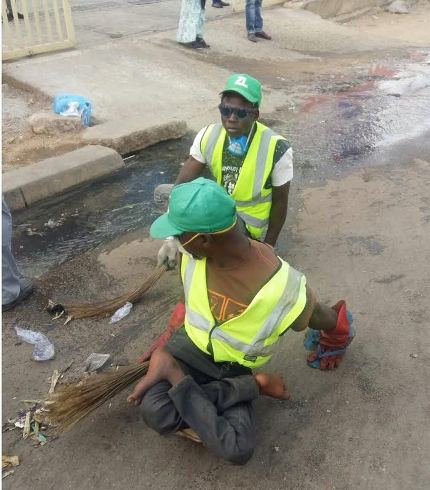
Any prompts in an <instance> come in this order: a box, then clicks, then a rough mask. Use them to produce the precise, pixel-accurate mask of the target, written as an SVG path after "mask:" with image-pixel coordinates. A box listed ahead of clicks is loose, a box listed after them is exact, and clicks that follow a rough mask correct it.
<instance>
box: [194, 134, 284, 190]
mask: <svg viewBox="0 0 430 490" xmlns="http://www.w3.org/2000/svg"><path fill="white" fill-rule="evenodd" d="M206 127H207V126H206ZM206 127H204V128H203V129H201V130H200V131H199V132H198V133H197V136H196V137H195V138H194V142H193V144H192V146H191V148H190V155H191V156H192V157H193V158H194V159H195V160H197V161H198V162H200V163H203V165H207V163H208V162H207V161H206V160H205V157H204V156H203V155H202V151H201V144H200V143H201V141H202V138H203V135H204V134H205V131H206ZM292 179H293V149H292V148H291V147H290V148H288V150H287V151H286V152H285V153H284V154H283V155H282V156H281V157H280V159H279V160H278V161H277V162H275V164H274V166H273V170H272V185H273V187H279V186H281V185H284V184H286V183H287V182H290V181H291V180H292Z"/></svg>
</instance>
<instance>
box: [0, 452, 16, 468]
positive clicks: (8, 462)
mask: <svg viewBox="0 0 430 490" xmlns="http://www.w3.org/2000/svg"><path fill="white" fill-rule="evenodd" d="M9 466H19V458H18V456H7V455H6V454H3V455H2V458H1V467H2V468H8V467H9Z"/></svg>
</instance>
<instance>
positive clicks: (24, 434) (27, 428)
mask: <svg viewBox="0 0 430 490" xmlns="http://www.w3.org/2000/svg"><path fill="white" fill-rule="evenodd" d="M30 424H31V411H30V410H29V411H28V412H27V413H26V414H25V422H24V430H23V431H22V438H23V439H27V437H28V436H29V435H30V431H31V425H30Z"/></svg>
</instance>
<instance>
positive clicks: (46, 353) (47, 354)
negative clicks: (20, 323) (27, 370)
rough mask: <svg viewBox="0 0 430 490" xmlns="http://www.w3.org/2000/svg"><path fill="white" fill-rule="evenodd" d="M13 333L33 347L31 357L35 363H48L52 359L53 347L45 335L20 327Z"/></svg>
mask: <svg viewBox="0 0 430 490" xmlns="http://www.w3.org/2000/svg"><path fill="white" fill-rule="evenodd" d="M15 331H16V334H17V335H18V337H19V338H20V339H21V340H23V341H24V342H27V343H29V344H32V345H34V348H33V353H32V356H33V359H34V360H35V361H48V360H49V359H52V358H53V357H54V355H55V349H54V346H53V345H52V343H51V341H50V340H49V339H48V337H47V336H46V335H43V333H40V332H35V331H33V330H27V329H25V328H21V327H15Z"/></svg>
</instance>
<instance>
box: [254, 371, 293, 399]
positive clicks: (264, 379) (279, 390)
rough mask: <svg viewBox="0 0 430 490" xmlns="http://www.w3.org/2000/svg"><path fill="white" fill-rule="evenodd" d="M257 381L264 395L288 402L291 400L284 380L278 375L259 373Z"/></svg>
mask: <svg viewBox="0 0 430 490" xmlns="http://www.w3.org/2000/svg"><path fill="white" fill-rule="evenodd" d="M255 381H256V382H257V384H258V387H259V388H260V393H261V394H262V395H266V396H271V397H273V398H278V399H279V400H288V399H289V398H290V394H289V393H288V389H287V387H286V386H285V383H284V380H283V379H282V376H279V375H278V374H268V373H257V374H256V375H255Z"/></svg>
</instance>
